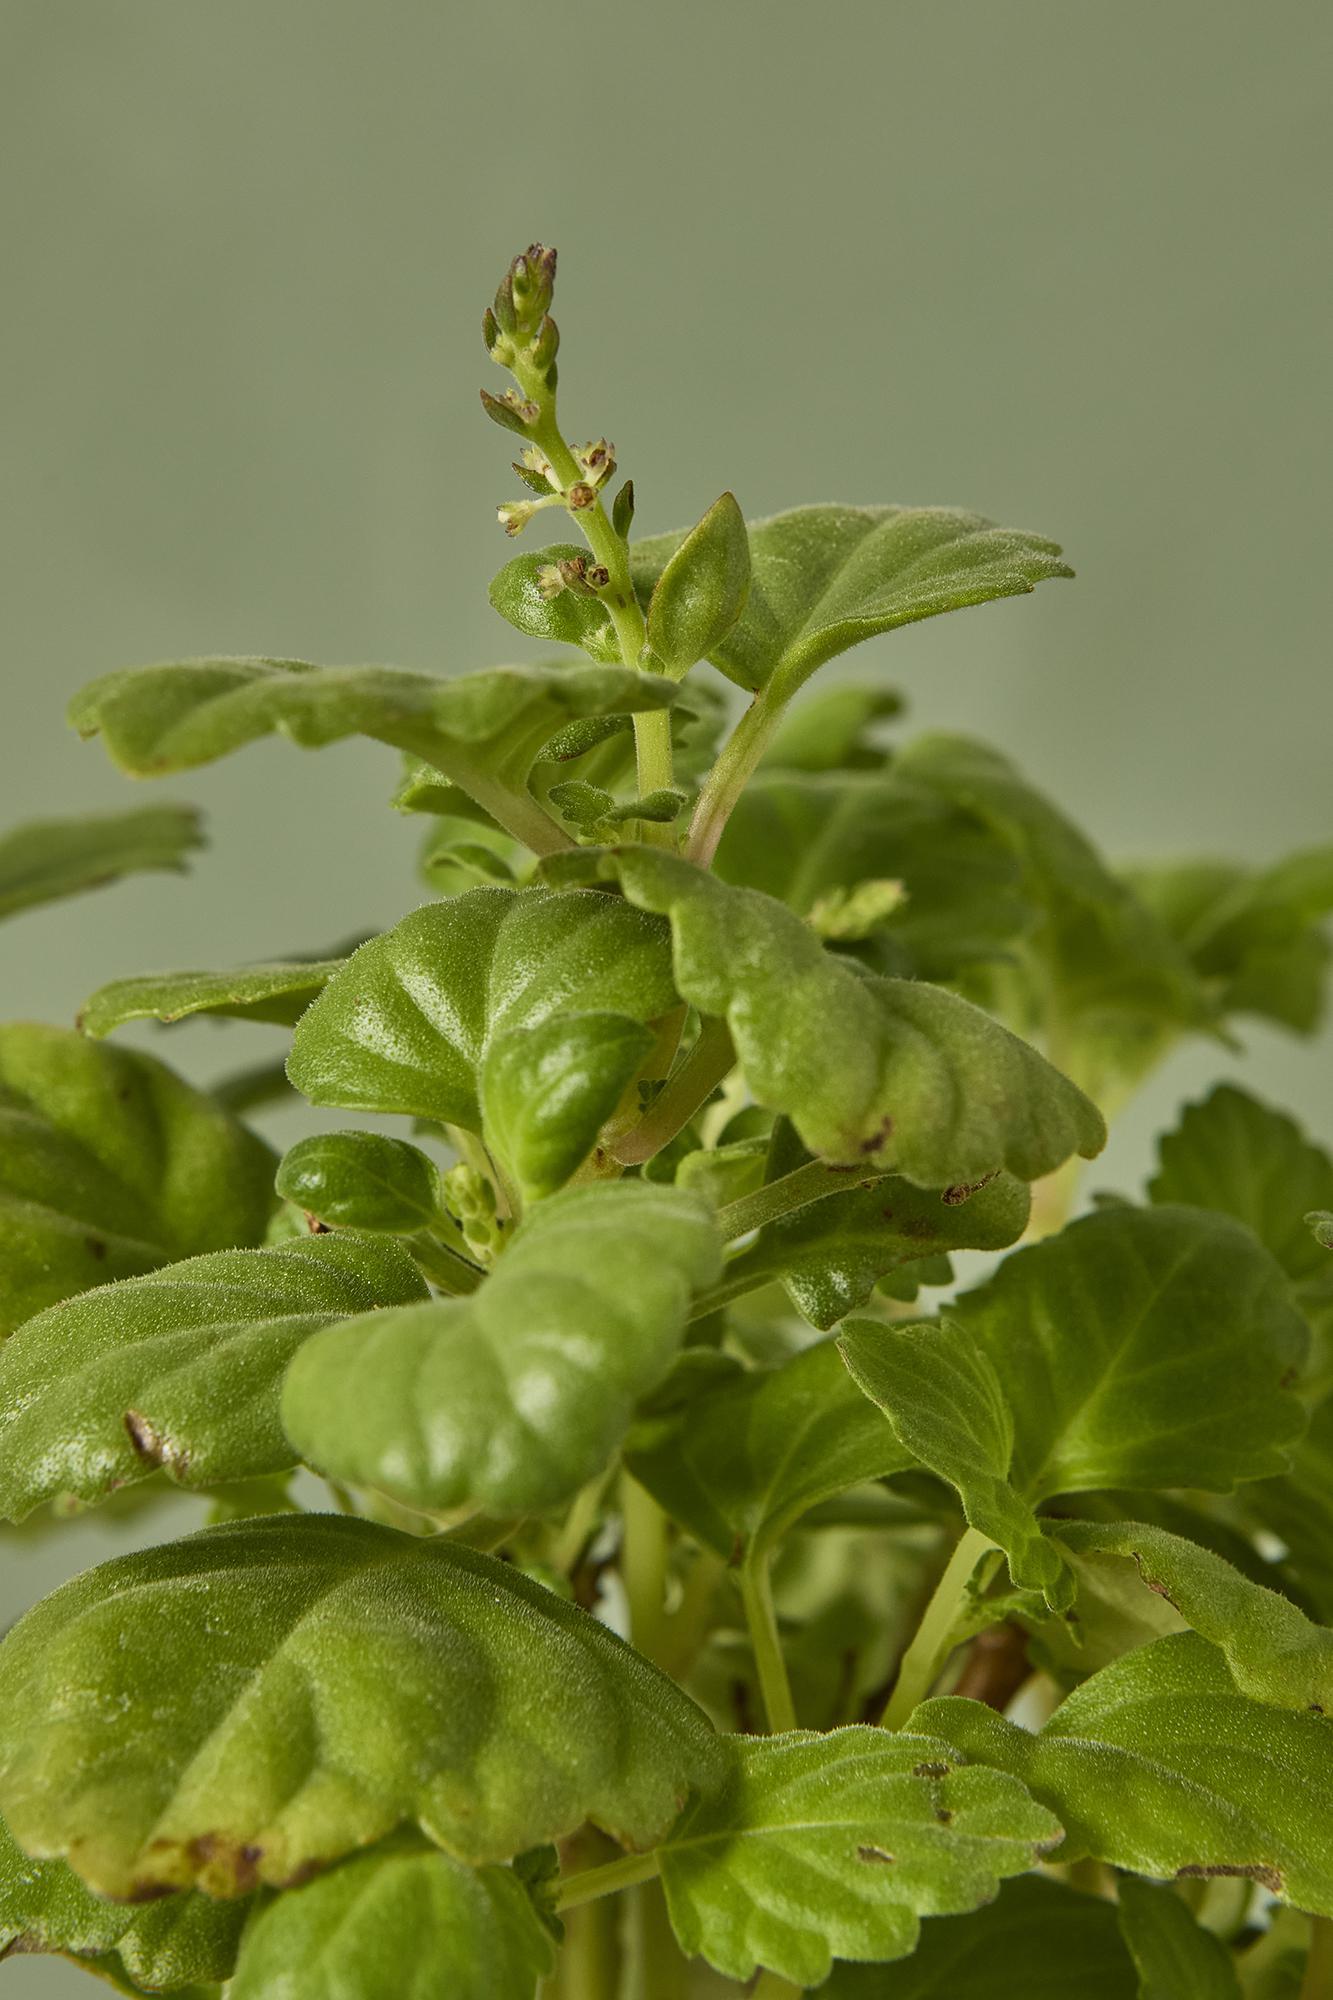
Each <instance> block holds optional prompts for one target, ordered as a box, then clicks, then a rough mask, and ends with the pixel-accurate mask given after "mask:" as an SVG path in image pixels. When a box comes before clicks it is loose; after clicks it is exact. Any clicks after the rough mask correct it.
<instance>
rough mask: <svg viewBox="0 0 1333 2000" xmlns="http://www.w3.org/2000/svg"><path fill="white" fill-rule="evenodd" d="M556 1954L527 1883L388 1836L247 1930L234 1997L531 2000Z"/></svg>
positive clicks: (271, 1908) (284, 1899) (280, 1901)
mask: <svg viewBox="0 0 1333 2000" xmlns="http://www.w3.org/2000/svg"><path fill="white" fill-rule="evenodd" d="M554 1963H555V1952H554V1948H553V1944H552V1939H551V1935H550V1932H549V1931H548V1930H547V1929H546V1928H545V1926H544V1925H543V1923H542V1921H541V1919H540V1918H539V1917H538V1915H537V1913H536V1911H535V1910H534V1909H533V1906H532V1902H531V1900H530V1898H529V1896H528V1893H527V1891H526V1889H525V1888H524V1886H523V1884H522V1883H521V1882H520V1880H519V1878H518V1876H517V1875H516V1874H514V1872H513V1871H512V1870H511V1869H508V1868H478V1869H473V1868H467V1867H464V1866H463V1865H462V1864H461V1863H460V1862H457V1861H454V1860H452V1859H451V1858H450V1856H449V1855H447V1854H441V1852H440V1851H439V1849H438V1848H435V1847H429V1846H427V1845H426V1844H425V1843H424V1842H420V1841H416V1842H414V1841H410V1840H395V1841H389V1842H387V1843H386V1844H385V1845H384V1846H382V1847H376V1848H373V1849H372V1850H371V1852H370V1853H369V1854H364V1855H361V1856H359V1857H358V1858H357V1859H355V1860H352V1861H344V1862H343V1863H342V1865H341V1866H340V1867H338V1868H335V1869H332V1870H331V1871H330V1872H329V1873H328V1874H325V1875H321V1876H319V1877H318V1879H317V1880H315V1881H314V1882H309V1883H306V1884H305V1885H304V1886H303V1887H301V1888H296V1889H288V1890H287V1891H286V1892H285V1893H284V1894H283V1895H281V1896H279V1897H278V1898H277V1900H276V1902H272V1903H270V1904H269V1905H268V1906H267V1908H265V1909H263V1910H261V1911H260V1912H259V1914H258V1915H257V1916H256V1917H255V1918H254V1920H253V1921H252V1923H251V1924H250V1926H249V1928H248V1930H247V1931H246V1934H245V1943H244V1946H243V1948H242V1952H241V1959H240V1964H239V1965H238V1966H237V1968H236V1977H235V1979H234V1980H233V1982H232V1984H231V1986H230V1988H229V1989H228V1995H229V2000H441V1996H442V1995H445V1994H447V1995H448V2000H532V1995H533V1990H534V1987H535V1985H536V1983H537V1981H538V1980H539V1979H540V1978H542V1977H543V1976H544V1975H545V1974H546V1973H548V1972H550V1970H551V1969H552V1966H553V1965H554Z"/></svg>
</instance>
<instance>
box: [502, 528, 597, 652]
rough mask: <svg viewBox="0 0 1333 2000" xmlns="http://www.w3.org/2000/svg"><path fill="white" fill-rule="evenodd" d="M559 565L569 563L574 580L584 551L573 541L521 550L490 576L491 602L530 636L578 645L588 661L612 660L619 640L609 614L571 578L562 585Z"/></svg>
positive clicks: (585, 555)
mask: <svg viewBox="0 0 1333 2000" xmlns="http://www.w3.org/2000/svg"><path fill="white" fill-rule="evenodd" d="M562 564H569V565H572V566H573V569H574V573H575V577H576V579H577V577H579V576H581V575H582V574H583V573H584V571H586V569H587V566H588V551H587V550H586V549H585V548H581V547H580V546H579V544H578V543H577V542H560V543H557V544H555V545H553V546H552V547H550V548H545V549H527V550H525V551H524V553H523V554H522V555H521V556H515V557H514V559H513V561H512V562H507V563H506V564H505V566H504V568H503V569H502V570H501V571H500V573H499V575H498V576H497V577H495V578H493V580H492V582H491V587H490V592H489V595H490V600H491V604H492V606H493V607H494V609H495V610H496V611H498V612H499V614H500V616H501V617H502V618H507V619H508V620H509V623H510V624H511V625H513V626H516V627H517V629H518V630H519V631H520V632H526V633H527V635H528V637H529V638H530V639H550V640H554V641H555V642H556V644H557V645H561V646H581V647H582V648H583V651H584V652H585V653H587V654H589V655H590V656H591V658H593V659H594V660H601V661H617V662H618V661H619V659H620V641H619V639H618V638H617V637H616V628H615V626H614V625H613V624H612V622H611V614H610V612H609V611H608V610H607V608H606V605H605V604H604V603H603V601H602V599H601V598H600V597H598V595H597V593H596V591H594V590H588V589H579V588H578V587H577V581H576V583H575V585H574V587H573V588H569V587H566V585H565V584H564V583H563V581H562V580H561V574H560V570H561V565H562Z"/></svg>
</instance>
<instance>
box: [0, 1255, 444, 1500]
mask: <svg viewBox="0 0 1333 2000" xmlns="http://www.w3.org/2000/svg"><path fill="white" fill-rule="evenodd" d="M428 1296H429V1294H428V1292H427V1289H426V1285H425V1282H424V1280H423V1279H422V1278H421V1277H420V1276H419V1275H418V1273H417V1269H416V1266H415V1265H414V1264H413V1263H412V1260H411V1259H410V1257H408V1255H407V1254H406V1252H405V1251H403V1250H401V1249H400V1248H399V1247H398V1245H397V1244H396V1243H392V1242H387V1243H386V1242H382V1241H376V1240H374V1239H373V1238H356V1237H346V1236H341V1235H338V1236H333V1235H329V1236H307V1237H296V1238H294V1239H293V1240H292V1241H290V1242H288V1243H283V1244H279V1245H274V1246H273V1247H272V1248H269V1249H264V1250H220V1251H215V1252H213V1253H212V1254H211V1255H208V1256H204V1257H190V1258H187V1259H186V1260H185V1261H184V1262H183V1263H180V1264H171V1265H168V1266H167V1267H166V1269H164V1270H160V1271H155V1272H151V1273H149V1274H148V1275H147V1276H145V1277H139V1278H129V1279H126V1280H124V1281H123V1282H122V1283H120V1284H116V1285H103V1286H100V1287H99V1288H98V1289H97V1290H96V1291H92V1292H85V1293H84V1294H83V1295H82V1297H80V1298H75V1299H69V1300H67V1301H66V1302H65V1303H64V1304H63V1305H57V1306H51V1307H49V1308H48V1310H47V1311H46V1312H44V1313H39V1314H38V1315H37V1317H36V1318H35V1319H31V1320H29V1321H28V1322H27V1324H26V1325H25V1326H24V1327H22V1328H21V1329H20V1331H19V1332H18V1333H16V1334H14V1335H13V1337H12V1338H11V1339H10V1340H8V1341H7V1342H6V1343H5V1345H4V1347H3V1349H0V1512H3V1513H4V1515H5V1517H6V1518H7V1519H10V1520H22V1519H23V1517H24V1516H25V1515H26V1514H28V1513H30V1512H31V1511H32V1509H33V1508H34V1507H36V1506H37V1505H39V1503H40V1502H41V1501H43V1500H50V1499H54V1498H55V1497H56V1496H57V1495H59V1494H63V1493H70V1494H74V1495H76V1496H77V1497H78V1498H79V1499H80V1500H84V1501H95V1500H100V1499H104V1498H105V1497H106V1495H107V1494H108V1493H110V1492H112V1491H113V1490H114V1489H116V1488H118V1487H123V1486H128V1485H131V1484H133V1483H134V1482H135V1481H136V1480H140V1479H147V1478H148V1477H149V1476H150V1475H151V1474H152V1473H153V1472H155V1471H157V1469H158V1468H159V1467H161V1468H162V1469H163V1470H164V1471H165V1472H166V1473H167V1474H168V1476H169V1477H170V1478H172V1479H174V1480H176V1481H177V1482H178V1483H179V1484H181V1485H183V1486H209V1485H215V1484H219V1483H221V1482H223V1481H226V1480H231V1479H245V1478H250V1477H253V1476H256V1475H258V1474H262V1473H267V1472H279V1471H283V1470H284V1469H286V1468H287V1467H288V1466H291V1465H294V1464H295V1463H296V1461H297V1454H296V1452H294V1451H293V1449H292V1447H291V1445H290V1444H289V1442H288V1440H287V1438H286V1436H285V1434H284V1432H283V1429H282V1425H281V1424H280V1422H279V1420H278V1394H279V1389H280V1386H281V1382H282V1378H283V1375H284V1373H285V1371H286V1368H287V1364H288V1362H289V1361H290V1360H291V1358H292V1355H293V1354H294V1353H295V1352H296V1350H297V1349H298V1348H299V1347H300V1345H301V1344H302V1342H303V1341H306V1340H308V1339H309V1338H310V1336H311V1335H312V1334H313V1333H315V1332H317V1331H318V1330H319V1329H320V1328H321V1327H323V1326H327V1325H328V1324H329V1322H330V1321H331V1320H338V1319H359V1318H360V1316H361V1315H363V1314H365V1313H369V1312H373V1311H375V1310H376V1309H377V1308H378V1307H382V1306H391V1305H392V1306H397V1305H404V1304H406V1303H407V1302H408V1301H409V1300H415V1299H424V1298H426V1297H428Z"/></svg>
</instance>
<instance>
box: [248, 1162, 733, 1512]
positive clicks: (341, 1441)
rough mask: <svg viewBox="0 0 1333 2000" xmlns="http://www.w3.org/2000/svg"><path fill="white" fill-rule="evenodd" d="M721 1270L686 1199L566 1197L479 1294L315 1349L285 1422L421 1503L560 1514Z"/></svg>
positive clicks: (531, 1223) (311, 1446)
mask: <svg viewBox="0 0 1333 2000" xmlns="http://www.w3.org/2000/svg"><path fill="white" fill-rule="evenodd" d="M720 1261H721V1247H720V1243H719V1239H718V1236H717V1232H716V1230H715V1228H714V1226H713V1223H712V1218H711V1216H710V1215H709V1212H708V1210H707V1208H706V1207H705V1206H704V1204H703V1203H702V1202H700V1201H699V1200H698V1199H697V1198H695V1197H693V1196H690V1195H687V1194H685V1193H683V1192H682V1191H681V1190H679V1189H676V1188H666V1187H657V1186H654V1185H653V1184H652V1183H651V1182H648V1181H624V1182H621V1183H619V1184H618V1185H616V1186H598V1185H593V1186H591V1187H581V1188H567V1189H565V1190H564V1192H563V1193H561V1194H557V1195H553V1196H552V1197H551V1199H550V1200H549V1201H547V1202H544V1203H542V1205H541V1206H540V1207H539V1208H537V1209H534V1210H533V1212H532V1213H531V1214H530V1215H529V1216H528V1218H527V1220H526V1221H525V1222H523V1223H522V1224H521V1225H520V1227H519V1228H518V1230H517V1231H516V1232H515V1234H514V1236H513V1239H512V1241H511V1242H510V1244H509V1246H508V1248H507V1249H506V1251H505V1253H504V1255H503V1257H502V1258H501V1259H500V1261H499V1263H498V1264H497V1265H496V1268H495V1270H494V1272H493V1274H492V1275H491V1277H490V1278H488V1279H487V1280H486V1282H485V1283H484V1284H483V1285H482V1286H481V1288H480V1290H479V1291H477V1292H475V1293H474V1294H473V1295H472V1297H470V1298H468V1299H466V1300H437V1301H435V1302H433V1303H432V1304H430V1305H424V1306H414V1307H409V1308H407V1309H406V1310H405V1311H402V1312H393V1313H385V1314H382V1315H381V1316H380V1317H379V1318H378V1319H377V1320H376V1321H375V1323H374V1324H373V1325H371V1326H368V1325H358V1326H355V1327H352V1326H349V1327H346V1328H342V1329H338V1328H330V1329H329V1330H328V1331H327V1332H326V1333H324V1334H322V1335H321V1336H319V1337H318V1338H317V1339H316V1340H314V1341H312V1342H311V1343H310V1344H309V1346H308V1348H307V1350H306V1351H305V1352H304V1353H302V1354H301V1355H299V1356H298V1357H297V1358H296V1360H295V1362H294V1363H293V1365H292V1368H291V1370H290V1372H289V1374H288V1378H287V1383H286V1387H285V1389H284V1391H283V1399H282V1417H283V1423H284V1424H285V1426H286V1429H287V1433H288V1435H289V1436H290V1437H291V1438H292V1440H293V1441H294V1442H295V1443H296V1445H297V1446H298V1447H299V1448H300V1451H301V1453H302V1455H303V1456H304V1457H305V1458H306V1459H307V1460H308V1461H309V1462H310V1463H311V1464H313V1465H315V1466H316V1467H317V1468H318V1469H319V1470H320V1471H322V1472H326V1473H331V1474H333V1475H334V1476H335V1477H337V1478H340V1479H349V1480H351V1481H353V1482H355V1483H358V1484H364V1485H368V1486H375V1487H378V1488H381V1489H382V1490H383V1491H385V1492H387V1493H391V1494H393V1495H394V1496H395V1497H396V1498H398V1499H400V1500H405V1501H407V1502H408V1503H409V1504H410V1505H413V1506H418V1507H428V1508H451V1507H459V1506H463V1505H465V1504H467V1503H469V1502H471V1503H472V1504H474V1505H480V1506H485V1507H488V1508H490V1509H491V1510H492V1511H494V1512H497V1513H528V1512H533V1511H536V1510H538V1509H540V1508H544V1507H551V1506H555V1505H557V1504H558V1503H559V1502H560V1501H562V1500H566V1499H568V1498H569V1497H570V1496H571V1495H572V1494H573V1493H575V1492H576V1491H577V1490H578V1488H579V1487H580V1486H582V1485H583V1484H584V1483H585V1482H586V1481H587V1480H589V1479H591V1478H592V1477H593V1476H594V1474H595V1473H597V1472H599V1471H601V1469H602V1467H603V1466H604V1465H605V1464H606V1463H607V1460H608V1459H609V1458H610V1456H611V1454H612V1452H613V1451H614V1450H615V1448H616V1446H617V1445H618V1444H619V1442H620V1439H621V1438H622V1436H623V1435H624V1433H625V1430H626V1428H627V1426H628V1424H629V1421H630V1417H631V1415H632V1413H633V1409H634V1405H635V1403H636V1402H637V1401H638V1399H639V1398H640V1397H641V1396H643V1395H646V1394H647V1392H648V1391H649V1390H650V1389H652V1388H654V1387H655V1386H656V1385H657V1383H658V1382H660V1381H661V1379H662V1377H663V1376H664V1375H665V1374H666V1372H667V1370H668V1368H669V1367H670V1366H671V1363H672V1361H673V1360H674V1358H675V1355H676V1352H677V1349H678V1347H679V1345H680V1341H681V1337H682V1335H683V1333H684V1330H685V1323H686V1319H687V1316H688V1313H689V1309H690V1301H691V1297H692V1295H693V1293H695V1292H698V1291H702V1290H703V1289H704V1288H705V1287H706V1286H708V1285H709V1284H711V1283H713V1282H714V1281H715V1280H716V1277H717V1273H718V1269H719V1265H720Z"/></svg>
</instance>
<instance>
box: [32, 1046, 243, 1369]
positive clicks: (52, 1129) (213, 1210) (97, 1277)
mask: <svg viewBox="0 0 1333 2000" xmlns="http://www.w3.org/2000/svg"><path fill="white" fill-rule="evenodd" d="M273 1167H274V1155H273V1153H272V1152H271V1151H270V1150H269V1148H268V1147H267V1146H266V1145H264V1144H263V1142H262V1141H261V1140H259V1139H257V1138H256V1137H255V1136H254V1134H253V1133H252V1132H248V1131H247V1130H246V1129H245V1127H244V1126H243V1125H239V1124H237V1122H236V1120H235V1119H234V1118H232V1117H231V1116H230V1115H229V1114H228V1113H227V1112H226V1111H224V1110H223V1109H222V1107H221V1106H220V1105H218V1104H216V1103H215V1102H214V1101H213V1100H212V1099H211V1098H209V1097H206V1096H204V1095H203V1094H202V1093H201V1092H199V1091H197V1090H192V1089H191V1088H190V1086H189V1085H188V1084H186V1083H183V1082H182V1081H181V1080H180V1078H179V1077H177V1076H174V1075H173V1074H172V1072H171V1071H170V1070H169V1069H167V1068H165V1067H164V1066H163V1065H162V1064H161V1063H159V1062H155V1061H154V1060H153V1058H152V1057H151V1056H143V1055H137V1054H131V1053H129V1052H128V1051H126V1050H123V1049H112V1048H103V1047H100V1046H99V1045H98V1044H96V1043H95V1042H89V1041H87V1040H85V1038H84V1037H83V1036H82V1035H78V1034H74V1033H72V1032H69V1031H67V1030H65V1029H62V1028H43V1027H34V1026H29V1025H26V1024H20V1025H18V1026H14V1027H6V1028H0V1332H6V1333H7V1332H8V1331H9V1330H10V1328H12V1327H15V1326H18V1325H19V1324H20V1322H21V1321H23V1320H25V1319H27V1318H28V1317H29V1315H30V1314H32V1313H35V1312H40V1311H41V1309H42V1307H43V1306H48V1305H51V1304H53V1303H54V1302H55V1301H56V1300H58V1299H65V1298H69V1297H70V1296H71V1295H72V1294H73V1293H75V1292H83V1291H87V1290H88V1288H89V1287H90V1286H92V1285H100V1284H104V1283H105V1282H106V1281H107V1280H108V1279H110V1278H122V1277H128V1276H130V1275H131V1274H133V1273H135V1272H140V1271H150V1270H152V1269H153V1268H154V1267H155V1266H156V1265H158V1264H167V1263H170V1262H171V1261H172V1260H173V1259H174V1258H177V1257H187V1256H189V1255H191V1254H192V1253H193V1252H195V1251H204V1250H215V1249H222V1248H224V1247H227V1246H229V1245H231V1244H248V1243H258V1242H260V1241H262V1239H263V1235H264V1230H265V1227H266V1225H267V1222H268V1218H269V1215H270V1213H271V1211H272V1208H273Z"/></svg>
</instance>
